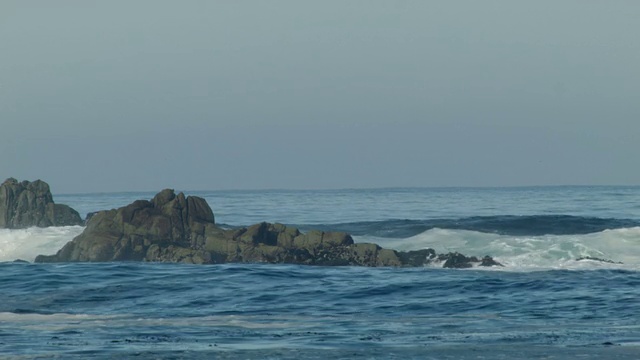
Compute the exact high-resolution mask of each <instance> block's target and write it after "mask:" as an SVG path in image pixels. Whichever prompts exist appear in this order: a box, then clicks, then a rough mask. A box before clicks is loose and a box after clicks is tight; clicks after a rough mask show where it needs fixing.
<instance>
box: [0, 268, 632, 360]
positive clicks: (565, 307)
mask: <svg viewBox="0 0 640 360" xmlns="http://www.w3.org/2000/svg"><path fill="white" fill-rule="evenodd" d="M0 272H1V273H2V274H3V276H2V278H0V288H2V289H3V292H2V300H3V301H2V303H1V304H0V320H1V321H0V349H2V351H3V352H4V353H5V354H9V353H10V354H23V355H29V356H31V355H36V354H37V355H41V356H49V355H54V354H57V355H61V356H62V357H63V358H67V357H70V356H74V355H77V356H78V357H81V358H86V357H109V356H113V357H121V356H135V355H136V354H147V355H150V354H154V356H156V357H160V358H170V357H175V356H182V357H196V358H198V357H201V358H206V357H207V356H222V355H224V356H229V357H232V356H235V355H237V356H240V357H249V358H265V357H272V358H280V357H291V358H323V357H325V356H326V358H350V357H352V356H355V355H358V356H362V357H366V358H371V357H374V358H382V357H385V358H386V357H393V356H396V355H394V354H397V356H398V357H400V356H402V357H405V358H406V357H409V358H425V357H428V356H433V357H434V358H444V357H447V356H449V357H451V358H464V359H467V358H469V359H470V358H475V357H474V354H475V353H476V352H478V353H480V354H485V355H488V354H490V353H492V352H493V351H497V350H498V349H501V351H502V350H505V351H506V350H508V351H507V352H506V353H509V354H512V355H515V354H518V353H521V354H527V353H528V352H530V351H532V349H533V350H535V351H533V353H532V354H537V353H538V352H539V353H545V354H547V353H548V355H549V356H553V354H554V353H555V352H556V351H557V353H558V354H565V355H566V354H578V353H580V354H583V355H584V356H586V357H587V358H600V356H603V355H607V354H616V356H626V357H627V358H629V359H631V358H637V356H638V355H640V353H638V352H635V351H636V350H638V349H639V348H638V346H640V319H639V318H638V314H640V301H638V299H639V295H640V273H638V272H628V271H619V270H598V271H540V272H530V273H516V272H495V271H456V270H443V269H367V268H352V267H347V268H345V267H342V268H323V267H304V266H289V265H287V266H282V265H215V266H189V265H178V264H135V263H118V264H63V265H33V264H17V263H4V264H0ZM506 348H508V349H506ZM491 349H493V350H491ZM506 353H505V354H506ZM560 358H561V357H560Z"/></svg>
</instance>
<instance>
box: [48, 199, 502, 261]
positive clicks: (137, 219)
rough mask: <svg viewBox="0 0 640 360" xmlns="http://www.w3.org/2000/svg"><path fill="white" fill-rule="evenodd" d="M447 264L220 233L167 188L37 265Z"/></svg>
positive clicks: (337, 239)
mask: <svg viewBox="0 0 640 360" xmlns="http://www.w3.org/2000/svg"><path fill="white" fill-rule="evenodd" d="M458 255H460V256H458ZM443 256H444V257H443ZM451 258H454V257H451ZM449 260H450V259H449V257H447V255H437V254H436V253H435V251H433V250H431V249H427V250H419V251H409V252H397V251H394V250H390V249H383V248H381V247H380V246H378V245H376V244H369V243H354V241H353V238H352V237H351V236H350V235H349V234H346V233H343V232H325V231H309V232H307V233H301V232H300V231H299V230H298V229H296V228H294V227H291V226H286V225H283V224H270V223H266V222H263V223H259V224H255V225H253V226H250V227H246V228H240V229H223V228H221V227H219V226H217V225H216V224H215V221H214V216H213V212H212V211H211V208H210V207H209V205H208V204H207V202H206V201H205V200H204V199H202V198H199V197H195V196H189V197H186V198H185V196H184V194H183V193H179V194H178V195H176V194H175V193H174V191H173V190H168V189H167V190H163V191H162V192H160V193H159V194H157V195H156V196H155V197H154V198H153V199H152V200H151V201H146V200H138V201H135V202H133V203H132V204H130V205H128V206H125V207H122V208H120V209H117V210H109V211H101V212H97V213H96V214H94V215H93V216H92V217H91V218H89V219H88V221H87V227H86V229H85V230H84V232H83V233H82V234H80V235H79V236H77V237H76V238H75V239H73V240H72V241H71V242H69V243H67V244H66V245H65V246H64V247H63V248H62V249H61V250H60V251H58V253H57V254H55V255H50V256H44V255H40V256H38V257H37V258H36V262H67V261H160V262H183V263H195V264H214V263H232V262H251V263H256V262H265V263H291V264H306V265H353V266H425V265H427V264H430V263H432V262H434V261H439V262H445V266H446V265H447V262H448V261H449ZM483 260H484V259H483ZM483 260H478V259H477V258H468V257H465V256H464V255H461V254H457V255H456V256H455V260H451V261H452V263H451V264H452V266H451V267H469V266H472V265H471V264H472V263H474V262H475V263H478V264H479V265H482V264H483ZM491 260H492V259H491ZM462 264H467V265H468V266H466V265H464V266H463V265H462ZM496 264H497V263H495V264H488V263H487V264H485V265H487V266H491V265H496Z"/></svg>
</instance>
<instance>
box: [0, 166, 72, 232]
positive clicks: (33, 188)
mask: <svg viewBox="0 0 640 360" xmlns="http://www.w3.org/2000/svg"><path fill="white" fill-rule="evenodd" d="M83 223H84V222H83V221H82V219H81V218H80V215H79V214H78V212H77V211H75V210H74V209H72V208H71V207H69V206H67V205H63V204H56V203H54V202H53V196H52V195H51V190H50V189H49V185H48V184H47V183H46V182H44V181H42V180H36V181H33V182H29V181H22V182H18V180H16V179H14V178H9V179H7V180H5V181H4V182H3V183H2V184H1V185H0V228H8V229H23V228H28V227H32V226H37V227H48V226H71V225H82V224H83Z"/></svg>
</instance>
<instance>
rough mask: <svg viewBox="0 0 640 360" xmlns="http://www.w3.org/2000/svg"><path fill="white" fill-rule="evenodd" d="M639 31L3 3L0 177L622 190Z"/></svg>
mask: <svg viewBox="0 0 640 360" xmlns="http://www.w3.org/2000/svg"><path fill="white" fill-rule="evenodd" d="M638 19H640V1H637V0H627V1H625V0H618V1H593V0H564V1H556V0H550V1H549V0H540V1H513V0H485V1H471V0H469V1H464V0H457V1H448V0H442V1H428V0H417V1H409V0H405V1H402V0H397V1H387V0H385V1H376V0H366V1H359V0H351V1H343V0H328V1H327V0H325V1H300V0H291V1H279V0H270V1H257V0H256V1H243V0H229V1H223V0H218V1H208V0H207V1H195V0H191V1H162V0H139V1H122V0H111V1H84V0H79V1H65V0H60V1H55V2H53V1H45V0H43V1H23V0H2V1H1V2H0V177H2V178H8V177H15V178H18V179H20V180H35V179H42V180H45V181H47V182H48V183H49V184H50V185H51V187H52V191H53V192H54V194H55V193H85V192H112V191H156V190H159V189H162V188H176V189H184V190H217V189H274V188H278V189H333V188H371V187H423V186H424V187H431V186H530V185H640V166H639V165H638V161H637V157H638V155H639V154H640V37H638V34H640V21H638ZM0 181H2V179H0Z"/></svg>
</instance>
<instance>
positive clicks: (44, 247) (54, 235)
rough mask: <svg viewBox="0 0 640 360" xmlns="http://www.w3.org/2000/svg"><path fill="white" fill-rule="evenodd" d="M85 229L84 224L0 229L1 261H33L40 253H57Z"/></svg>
mask: <svg viewBox="0 0 640 360" xmlns="http://www.w3.org/2000/svg"><path fill="white" fill-rule="evenodd" d="M83 229H84V227H82V226H61V227H48V228H38V227H31V228H27V229H0V261H14V260H26V261H33V260H34V259H35V258H36V256H38V255H40V254H55V253H56V252H57V251H58V250H60V249H61V248H62V247H63V246H64V244H66V243H67V242H69V241H71V240H73V238H74V237H76V236H78V235H80V233H81V232H82V230H83Z"/></svg>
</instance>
